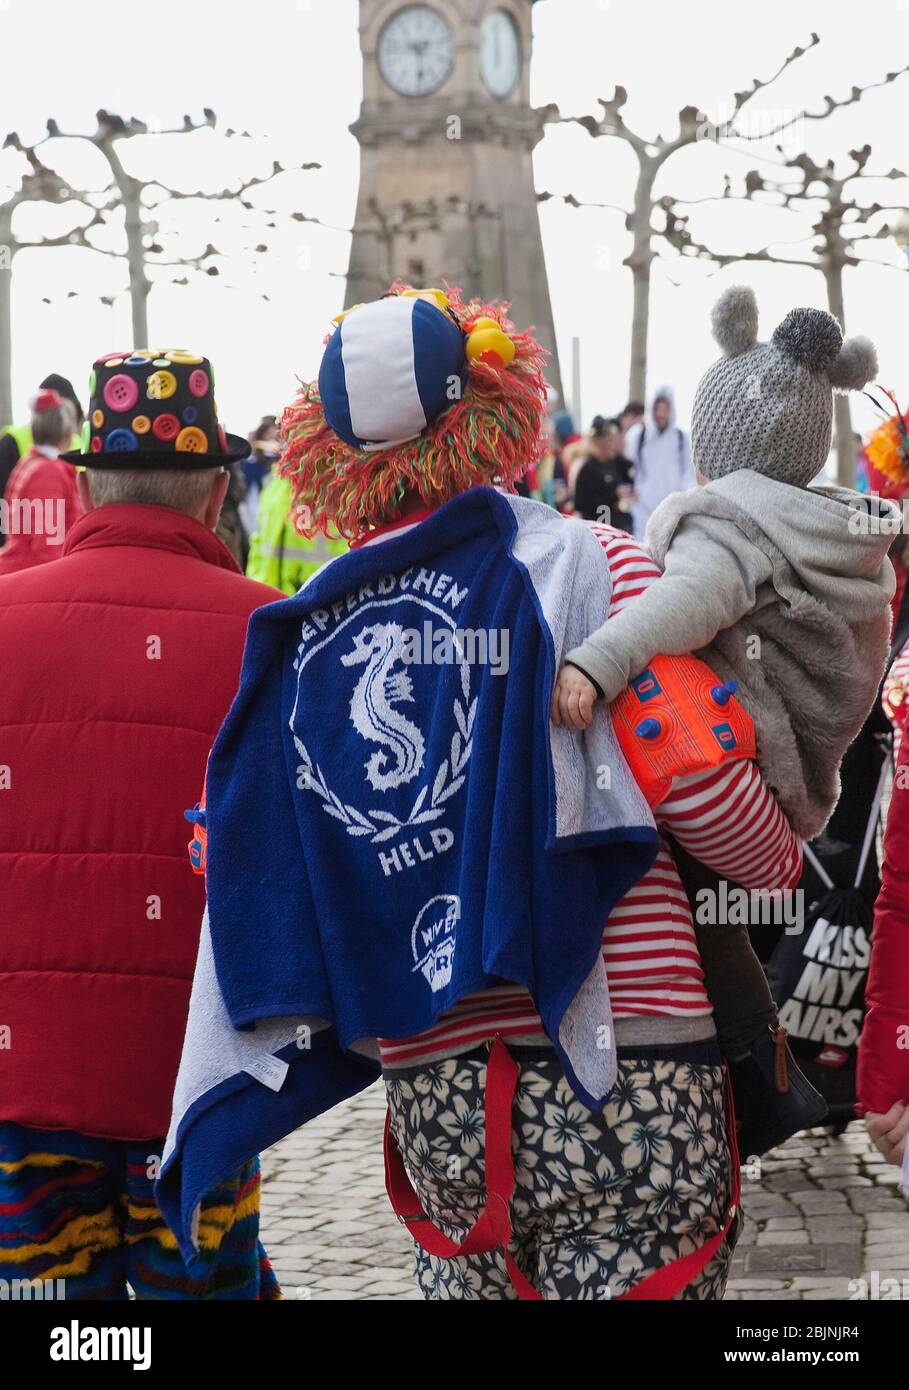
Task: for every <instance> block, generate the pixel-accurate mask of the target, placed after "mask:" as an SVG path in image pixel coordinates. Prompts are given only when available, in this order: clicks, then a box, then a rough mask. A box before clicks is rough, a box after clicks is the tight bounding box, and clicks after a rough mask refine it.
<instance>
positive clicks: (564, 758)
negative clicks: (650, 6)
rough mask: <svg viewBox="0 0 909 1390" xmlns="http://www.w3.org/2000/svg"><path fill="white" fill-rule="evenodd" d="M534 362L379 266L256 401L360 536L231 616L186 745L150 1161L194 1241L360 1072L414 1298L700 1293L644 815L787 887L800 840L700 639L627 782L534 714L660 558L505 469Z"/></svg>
mask: <svg viewBox="0 0 909 1390" xmlns="http://www.w3.org/2000/svg"><path fill="white" fill-rule="evenodd" d="M351 362H353V363H355V364H356V371H349V372H348V371H347V370H345V369H346V368H347V366H348V364H349V363H351ZM542 362H543V354H542V350H541V348H540V346H539V344H538V343H537V342H536V341H535V340H534V339H533V338H532V336H531V335H530V334H528V333H519V332H518V331H517V329H516V328H515V327H514V326H513V325H512V324H511V323H510V322H509V321H508V319H507V318H506V317H505V314H504V311H503V309H502V307H501V306H498V305H483V304H479V303H477V302H469V303H466V304H465V303H463V302H462V301H461V300H460V297H459V296H456V295H455V294H454V293H450V295H449V296H445V295H442V294H441V292H440V291H428V290H427V291H423V292H416V293H413V294H406V293H400V294H398V293H393V294H392V295H390V296H388V297H386V298H385V299H382V300H379V301H376V302H375V303H372V304H365V305H360V306H358V307H356V308H354V309H352V310H350V311H349V312H348V313H347V314H346V315H345V316H344V317H343V318H342V320H341V322H340V326H339V328H338V329H337V331H336V333H335V334H334V335H333V336H332V337H331V338H330V339H329V342H328V345H327V347H326V350H325V353H324V356H323V359H322V365H321V370H320V373H319V379H318V383H316V382H312V383H310V384H308V385H305V386H303V387H302V388H301V391H300V393H299V396H298V398H297V400H296V401H295V402H294V403H293V404H292V405H291V406H290V407H289V408H288V409H287V411H286V412H285V415H284V417H283V420H282V435H283V437H284V439H285V441H286V446H285V453H284V456H283V459H282V463H281V472H282V475H284V476H286V477H288V478H289V479H290V481H291V482H292V485H293V491H294V496H295V503H296V508H297V514H298V516H299V518H300V521H301V523H304V522H305V526H304V529H307V530H309V532H310V533H312V532H314V531H316V530H317V529H324V528H325V527H328V526H332V527H334V528H336V529H337V530H338V531H339V532H340V533H341V534H342V535H345V536H347V537H349V538H350V540H351V550H350V553H349V554H347V555H343V556H340V557H339V558H337V559H334V560H332V561H331V562H330V563H329V564H328V565H326V566H325V567H324V568H323V569H322V570H321V572H320V573H319V574H317V575H316V576H314V577H313V578H312V579H311V580H310V581H309V583H308V584H307V585H306V586H305V588H304V589H302V590H301V591H300V593H298V594H297V595H296V596H295V597H294V598H291V599H288V600H287V601H286V602H285V603H283V604H279V605H275V606H273V607H272V608H270V609H267V610H265V611H263V612H262V613H261V614H259V615H258V616H256V617H255V618H254V619H253V622H252V624H251V627H250V633H249V639H248V642H247V648H246V655H245V659H244V674H243V680H242V682H241V688H240V691H239V694H238V696H237V699H236V701H235V703H234V706H233V708H232V711H231V714H230V716H229V717H228V720H227V722H226V724H225V725H224V727H223V729H222V731H221V734H220V735H219V738H218V741H217V743H216V745H215V748H214V749H213V751H212V755H211V758H210V760H209V765H208V775H207V780H206V798H205V800H206V804H205V807H204V808H202V806H201V805H200V808H199V811H198V813H197V815H198V816H200V817H202V821H203V822H204V824H203V823H201V822H200V823H199V824H198V825H197V835H198V839H197V841H196V842H195V844H196V848H195V857H194V862H195V863H196V864H197V867H199V868H201V867H202V860H203V858H205V857H207V863H206V865H205V869H206V886H207V889H208V908H207V917H206V921H205V924H204V926H203V935H202V944H201V949H200V953H199V959H198V964H197V971H196V981H195V985H194V989H193V1004H192V1006H191V1010H190V1018H189V1023H188V1027H187V1035H186V1041H185V1043H184V1051H183V1060H182V1063H181V1067H180V1075H179V1077H178V1081H177V1088H176V1092H175V1101H174V1113H173V1118H172V1121H171V1127H170V1133H169V1136H168V1141H167V1146H166V1151H165V1159H164V1164H163V1168H162V1177H161V1181H160V1182H159V1184H158V1189H157V1191H158V1197H159V1201H160V1202H161V1205H162V1210H164V1212H165V1215H166V1217H167V1219H168V1221H169V1223H170V1224H171V1226H172V1228H173V1229H174V1231H175V1233H176V1234H177V1236H178V1239H179V1241H180V1245H181V1249H182V1250H183V1251H184V1253H185V1256H186V1258H187V1259H188V1260H191V1259H192V1258H193V1236H192V1223H193V1212H194V1210H195V1207H196V1204H197V1202H198V1200H199V1198H200V1196H202V1195H203V1194H204V1193H205V1192H206V1190H207V1188H208V1186H209V1185H210V1183H211V1182H212V1181H213V1180H214V1179H215V1177H216V1175H217V1173H218V1172H219V1171H222V1170H223V1168H224V1167H225V1166H226V1165H227V1164H228V1163H234V1162H239V1161H242V1159H243V1157H244V1155H245V1153H246V1152H247V1151H249V1152H252V1151H254V1150H255V1148H256V1147H258V1146H260V1145H261V1143H262V1142H264V1141H265V1140H266V1139H267V1142H275V1140H276V1139H277V1138H279V1137H280V1136H281V1135H284V1134H286V1133H288V1132H290V1131H291V1130H293V1129H294V1128H296V1127H297V1126H298V1125H300V1124H302V1123H305V1122H306V1121H307V1120H309V1119H311V1118H313V1117H314V1116H316V1115H317V1114H320V1113H322V1112H324V1111H325V1110H326V1109H328V1108H329V1107H330V1106H331V1105H333V1104H335V1103H337V1102H338V1101H339V1100H341V1099H343V1098H344V1097H345V1096H350V1095H352V1094H354V1093H355V1092H357V1091H359V1090H361V1089H363V1087H365V1086H367V1085H369V1084H370V1082H371V1081H373V1080H376V1079H378V1077H379V1076H380V1075H382V1076H384V1080H385V1085H386V1089H387V1094H388V1100H389V1120H388V1126H387V1131H386V1175H387V1188H388V1192H389V1196H390V1198H391V1201H392V1205H393V1208H394V1210H395V1211H396V1212H397V1213H398V1214H399V1216H400V1218H401V1220H402V1221H403V1222H405V1223H406V1225H407V1228H408V1230H409V1231H410V1233H411V1234H412V1235H413V1237H414V1239H415V1241H416V1242H417V1244H418V1246H419V1250H418V1251H417V1275H418V1278H419V1282H420V1287H421V1289H422V1291H423V1293H424V1296H425V1297H426V1298H427V1299H431V1300H433V1301H435V1300H442V1299H481V1300H503V1299H513V1298H522V1299H527V1300H537V1299H541V1298H542V1299H547V1300H581V1299H598V1300H600V1299H601V1300H605V1299H612V1298H615V1299H616V1300H618V1299H623V1298H629V1299H639V1298H642V1299H669V1298H673V1297H676V1296H679V1297H682V1298H685V1299H692V1300H707V1299H715V1298H720V1297H722V1294H723V1289H724V1286H725V1282H726V1278H727V1275H728V1270H729V1264H730V1260H731V1256H732V1250H733V1247H734V1244H735V1240H736V1237H737V1234H738V1230H739V1227H740V1223H741V1214H740V1210H739V1191H738V1187H739V1163H738V1159H737V1155H736V1149H735V1144H736V1139H735V1131H734V1129H733V1126H732V1111H731V1106H730V1097H729V1092H728V1090H727V1075H728V1074H727V1071H726V1069H725V1068H724V1066H723V1065H722V1061H721V1058H720V1053H719V1049H718V1046H717V1040H716V1031H717V1030H716V1025H715V1020H714V1017H713V1011H712V1008H711V1001H710V999H709V998H708V996H707V992H706V989H705V985H704V978H703V970H702V967H701V963H700V959H699V955H698V950H697V945H696V938H695V931H694V925H693V920H692V913H691V911H690V909H689V907H688V904H687V901H686V898H685V894H684V891H683V887H682V882H681V879H680V876H679V873H678V871H677V869H676V866H675V863H674V859H673V854H672V851H671V849H670V846H669V843H668V840H667V839H664V829H665V831H667V832H671V833H672V834H673V835H674V836H675V837H676V839H677V840H678V841H680V842H682V843H684V844H685V845H686V846H687V847H688V849H689V850H690V851H691V852H692V853H694V854H696V855H698V857H699V858H702V859H703V860H704V861H705V862H706V863H708V864H709V865H710V866H711V867H712V868H713V869H714V870H715V871H716V872H719V873H721V874H724V875H728V876H729V877H730V878H731V879H733V880H735V881H737V882H743V883H746V884H747V885H748V886H749V887H772V888H779V889H781V890H783V889H785V888H787V887H788V886H790V885H791V884H792V883H793V882H794V881H795V879H796V878H797V876H798V872H799V865H800V852H799V844H798V840H797V838H796V837H795V835H794V833H793V831H792V829H791V827H790V825H789V824H788V822H787V820H786V817H785V816H784V814H783V812H782V811H781V809H780V807H779V806H778V804H777V803H776V802H775V800H774V798H773V796H772V794H771V793H770V791H769V789H768V788H767V786H766V785H765V784H764V783H763V782H762V779H761V777H760V774H759V772H758V769H757V765H756V763H755V761H754V756H753V733H752V736H751V738H750V739H749V735H748V729H747V717H746V716H745V715H744V711H742V710H741V709H740V708H739V707H738V706H737V704H736V702H735V700H734V699H732V698H729V699H726V698H725V697H727V695H728V692H727V691H726V690H725V689H724V688H723V689H721V692H720V693H721V694H722V695H723V697H724V705H723V710H724V716H723V717H724V723H725V722H726V721H731V722H730V723H729V727H730V729H731V728H732V725H733V724H734V726H735V728H736V729H737V730H738V731H739V734H740V735H741V738H740V739H739V741H738V742H736V741H735V740H731V741H730V740H720V739H718V738H717V737H716V736H714V733H713V732H712V728H713V725H715V723H716V714H715V710H714V709H713V707H712V706H710V705H709V698H710V691H711V689H712V688H713V687H714V684H715V682H716V679H717V678H716V677H714V676H713V674H712V673H711V672H709V671H707V670H706V668H704V667H703V666H702V665H700V664H699V663H697V662H696V661H693V660H692V659H691V658H685V659H684V661H683V662H682V663H678V662H674V661H669V662H668V666H669V670H668V673H667V678H666V682H665V685H664V690H663V703H662V704H661V702H660V701H657V702H656V707H658V708H661V709H662V712H663V715H664V716H665V713H666V710H665V707H664V706H665V691H666V690H667V689H668V688H669V687H670V686H671V687H672V689H673V690H674V692H675V696H676V697H677V698H679V697H682V698H683V702H684V704H685V707H686V709H688V708H690V707H691V705H692V702H693V701H694V702H695V703H696V702H697V700H698V699H699V698H700V699H701V706H703V708H702V707H701V706H699V708H698V714H699V717H700V722H699V724H698V726H697V727H699V728H700V729H701V732H702V734H703V735H704V738H703V742H700V741H699V740H698V739H697V738H695V737H694V726H695V721H694V719H692V720H691V722H690V723H689V722H687V721H686V723H685V728H686V730H687V731H688V732H689V734H691V737H689V738H687V739H684V740H682V739H679V740H675V741H674V742H673V744H672V749H671V750H670V751H671V752H672V754H673V756H672V757H671V758H670V763H671V771H672V773H673V774H675V773H676V772H678V774H679V775H678V777H676V776H674V775H672V776H670V775H669V774H667V775H665V776H663V775H661V776H660V777H659V778H658V779H657V782H658V783H659V785H657V786H650V788H649V790H648V791H645V790H644V779H643V778H642V777H640V776H639V775H638V772H637V770H636V769H635V768H634V767H632V766H631V764H630V761H628V760H626V756H627V753H626V750H627V743H625V742H623V741H622V736H621V735H620V733H619V725H620V721H619V720H618V719H617V718H616V717H615V716H613V717H610V715H609V714H608V713H607V712H606V711H605V710H602V709H601V711H600V712H598V717H597V718H596V719H595V721H594V722H593V724H592V726H591V728H590V729H589V730H588V731H587V734H586V735H585V737H584V739H583V740H581V739H577V738H576V737H575V736H574V735H572V734H570V733H569V732H568V731H567V730H565V729H558V728H556V729H551V728H550V726H549V721H548V700H549V695H550V692H551V688H552V683H553V680H554V678H555V673H556V668H557V665H558V661H559V659H560V653H561V652H563V651H564V650H565V649H566V648H568V647H570V644H571V641H572V635H573V634H576V633H578V632H579V631H582V630H583V628H584V625H585V622H587V621H589V619H590V618H591V617H592V616H593V615H594V613H595V612H597V613H599V614H601V615H602V617H603V618H606V617H607V616H608V615H610V614H614V615H618V614H619V613H620V610H623V609H625V608H626V606H627V605H629V604H630V605H632V606H633V605H634V603H637V602H640V601H642V596H643V594H644V591H645V590H646V588H647V586H648V585H649V584H651V583H653V582H657V581H658V580H659V570H658V568H657V566H656V565H655V564H654V563H653V562H652V561H651V560H650V559H649V557H648V556H647V555H646V554H645V553H644V551H643V550H642V549H641V547H640V546H638V545H637V544H636V543H635V542H634V541H633V540H632V539H631V538H630V537H629V536H628V535H627V534H626V533H624V532H622V531H620V530H617V529H615V528H612V527H599V526H595V525H594V526H591V525H589V524H587V523H583V522H581V521H579V520H575V519H564V518H561V517H558V516H556V515H555V514H554V513H553V511H552V509H551V508H547V507H546V506H545V505H542V504H540V503H537V502H534V501H531V500H525V499H522V498H519V497H515V496H513V495H508V493H509V490H510V488H511V486H512V485H513V483H514V481H515V480H516V479H517V478H518V477H520V476H521V475H522V474H523V473H524V471H525V470H526V466H527V461H528V459H529V458H532V457H534V456H535V455H537V453H538V451H539V450H540V449H541V447H542V439H541V437H540V435H541V426H542V423H543V413H544V409H545V388H544V385H543V379H542ZM453 378H455V379H458V380H460V382H461V389H460V390H458V391H456V392H453V391H452V390H451V382H452V379H453ZM354 422H356V423H355V424H354ZM506 423H507V428H506ZM492 484H496V486H492ZM484 652H485V653H486V656H484ZM492 655H494V657H495V660H494V661H491V660H489V659H487V658H488V657H490V656H492ZM692 667H693V668H695V670H694V672H692ZM695 686H700V687H701V696H700V697H699V696H698V694H697V691H695V692H694V694H692V690H693V688H694V687H695ZM705 702H706V703H705ZM654 707H655V705H653V704H649V703H648V705H647V710H648V711H650V710H652V709H653V708H654ZM708 715H709V718H708V717H706V716H708ZM639 723H640V717H639V715H638V716H635V717H634V718H633V719H632V720H631V722H630V725H629V727H630V728H631V731H632V737H633V735H634V729H635V727H636V726H637V725H638V724H639ZM620 750H621V751H620ZM623 753H626V756H623ZM675 754H678V755H679V759H678V760H677V759H676V757H675ZM660 766H661V768H662V769H663V771H664V772H665V769H666V767H667V763H666V761H665V760H661V763H660ZM604 769H605V771H606V773H607V774H608V783H607V789H608V795H605V796H604V795H603V790H604V782H603V773H604ZM650 808H653V814H652V815H651V813H650ZM657 827H659V829H658V828H657ZM610 1001H611V1002H610ZM251 1025H252V1026H251ZM776 1060H777V1062H778V1063H780V1062H781V1061H782V1058H781V1057H780V1056H778V1057H777V1059H776ZM783 1077H784V1078H785V1069H783ZM798 1127H799V1126H798V1125H796V1128H798ZM790 1132H791V1131H790ZM746 1152H747V1153H748V1154H752V1153H755V1152H760V1150H755V1149H753V1148H749V1149H748V1150H746ZM667 1175H668V1176H667ZM667 1183H668V1184H669V1187H668V1188H667ZM668 1190H671V1197H672V1200H671V1202H669V1201H668V1200H667V1191H668Z"/></svg>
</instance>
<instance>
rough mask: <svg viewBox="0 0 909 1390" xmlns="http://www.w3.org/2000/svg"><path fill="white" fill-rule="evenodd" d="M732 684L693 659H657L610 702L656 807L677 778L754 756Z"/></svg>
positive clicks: (630, 759) (625, 748) (750, 728)
mask: <svg viewBox="0 0 909 1390" xmlns="http://www.w3.org/2000/svg"><path fill="white" fill-rule="evenodd" d="M737 688H738V686H737V683H736V682H735V681H728V682H726V683H725V684H724V683H723V682H722V681H721V680H720V679H719V677H718V676H716V675H715V674H714V672H713V671H711V669H710V667H709V666H707V665H705V663H704V662H703V661H699V660H698V659H697V657H694V656H657V657H654V659H653V661H651V663H650V665H649V666H648V667H647V669H646V670H645V671H642V672H641V674H640V675H639V676H635V678H634V680H633V681H632V682H631V683H630V685H628V686H627V687H626V688H625V690H623V691H622V694H621V695H620V696H619V697H618V699H617V700H614V701H613V702H612V704H611V705H610V707H609V710H610V714H611V715H612V725H613V728H614V729H615V732H616V737H617V738H618V740H619V746H620V748H621V750H622V752H623V753H624V755H625V761H626V762H627V763H628V766H629V767H630V768H631V771H632V773H633V774H634V777H635V780H636V781H637V784H638V786H639V787H640V788H641V791H642V792H643V793H644V795H645V797H646V798H647V803H648V805H649V806H650V808H651V810H653V809H655V807H657V806H659V804H660V802H661V801H663V800H664V799H665V797H666V796H667V795H668V793H669V789H670V787H671V786H672V783H673V779H674V778H676V777H686V776H690V775H691V774H693V773H695V772H708V771H709V770H710V769H711V768H714V767H720V766H721V765H722V764H723V763H728V762H735V761H736V760H737V759H740V758H753V757H754V756H755V740H754V725H753V723H752V722H751V719H750V717H749V716H748V715H747V714H746V713H745V711H744V709H743V708H742V706H741V705H740V704H739V702H738V700H736V699H735V698H734V696H735V691H736V690H737Z"/></svg>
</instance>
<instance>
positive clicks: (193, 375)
mask: <svg viewBox="0 0 909 1390" xmlns="http://www.w3.org/2000/svg"><path fill="white" fill-rule="evenodd" d="M208 387H209V377H208V372H203V370H202V368H201V367H197V368H196V370H195V371H194V372H190V374H189V389H190V391H192V393H193V395H194V396H204V395H205V394H206V392H207V391H208Z"/></svg>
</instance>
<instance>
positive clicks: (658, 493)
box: [518, 386, 694, 540]
mask: <svg viewBox="0 0 909 1390" xmlns="http://www.w3.org/2000/svg"><path fill="white" fill-rule="evenodd" d="M693 486H694V469H693V468H692V464H691V449H690V445H689V441H688V435H687V433H686V431H685V430H683V429H682V428H681V426H680V425H679V424H678V423H677V422H676V411H675V393H674V392H673V390H672V387H671V386H661V387H660V388H659V390H658V391H656V392H654V395H653V398H652V400H651V402H650V407H649V409H647V408H645V406H644V404H643V402H642V401H629V402H628V404H627V405H626V406H625V408H624V410H623V411H622V412H621V413H620V414H619V415H616V416H604V415H595V416H594V418H593V421H592V423H591V426H590V429H589V431H588V432H587V434H586V435H583V436H582V435H580V434H578V433H577V431H576V429H575V423H574V420H573V419H572V417H571V415H570V414H569V413H568V412H567V411H558V412H556V413H555V414H553V415H551V416H550V417H549V419H548V421H547V448H546V451H545V453H544V454H543V456H542V458H541V459H540V461H539V462H538V463H535V464H534V465H533V466H532V467H531V469H530V470H529V472H528V474H527V475H525V477H524V478H523V479H522V480H521V482H519V484H518V490H519V492H521V493H522V494H523V495H524V496H528V497H533V498H536V499H538V500H540V501H543V502H546V503H548V504H549V505H550V506H552V507H555V508H556V509H557V510H558V511H560V512H562V513H563V514H564V515H566V516H577V517H580V518H582V519H583V520H584V521H598V522H600V523H601V524H603V525H605V526H617V527H618V528H619V529H620V530H622V531H627V532H628V533H629V534H631V535H634V536H635V537H636V538H637V539H638V540H640V539H642V538H643V535H644V532H645V530H646V528H647V522H648V520H649V518H650V516H651V514H652V512H653V511H654V510H655V509H656V508H657V507H658V506H659V504H660V503H661V502H662V501H663V500H664V498H666V497H668V496H669V494H670V493H672V492H678V491H680V490H683V489H685V488H689V487H693Z"/></svg>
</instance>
